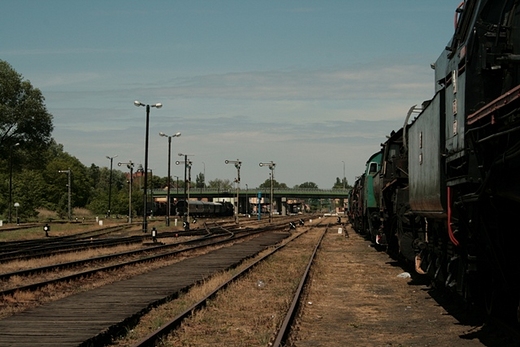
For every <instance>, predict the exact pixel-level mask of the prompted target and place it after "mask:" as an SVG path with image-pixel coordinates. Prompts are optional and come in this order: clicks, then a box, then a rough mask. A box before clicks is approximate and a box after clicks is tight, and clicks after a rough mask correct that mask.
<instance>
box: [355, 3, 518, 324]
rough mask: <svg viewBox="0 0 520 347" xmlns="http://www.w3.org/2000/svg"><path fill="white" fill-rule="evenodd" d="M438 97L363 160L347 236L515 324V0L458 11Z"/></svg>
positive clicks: (441, 62)
mask: <svg viewBox="0 0 520 347" xmlns="http://www.w3.org/2000/svg"><path fill="white" fill-rule="evenodd" d="M432 68H433V69H434V70H435V81H434V82H435V94H434V95H433V97H432V98H431V99H430V100H427V101H425V102H423V103H422V105H421V106H413V107H412V108H410V110H409V111H408V114H407V116H406V120H405V122H404V126H403V127H402V128H401V129H399V130H398V131H392V132H391V133H390V135H389V136H388V139H387V140H386V142H384V143H383V144H382V147H381V150H380V151H379V152H377V153H376V154H374V155H373V156H372V157H370V159H369V160H368V161H367V165H366V170H365V172H364V173H363V174H362V175H361V176H360V177H359V178H358V179H357V180H356V182H355V185H354V188H353V189H352V191H351V193H350V194H351V196H350V199H349V211H348V214H349V219H350V222H351V223H352V225H353V227H354V228H355V229H356V230H357V231H359V232H360V233H363V234H365V235H366V236H367V237H368V238H370V239H371V240H372V241H373V242H374V245H377V246H378V247H381V248H384V249H385V250H386V251H387V252H388V253H389V254H391V255H392V256H394V257H396V258H400V259H403V260H406V261H408V262H410V264H411V265H412V266H413V267H414V268H415V271H416V272H417V274H419V275H424V276H429V277H430V278H431V280H432V283H433V284H435V285H436V286H437V287H439V288H442V289H444V290H449V291H451V292H453V293H456V294H458V296H460V297H461V298H463V299H464V300H465V302H467V303H469V304H471V306H472V307H478V308H482V309H485V310H486V311H487V313H488V314H490V315H499V316H501V317H502V318H506V319H508V320H511V321H520V305H519V300H520V256H519V255H517V254H516V252H517V246H519V245H520V226H519V225H520V224H519V223H518V221H517V220H516V219H515V218H513V217H514V216H515V215H516V214H517V213H520V177H519V176H520V171H519V170H520V1H517V0H466V1H464V2H463V3H461V5H460V6H459V7H458V8H457V10H456V13H455V33H454V35H453V38H452V39H451V40H450V42H449V44H448V46H447V47H446V48H445V49H444V50H443V52H442V53H441V55H440V56H439V58H438V59H437V61H436V62H435V64H434V65H432Z"/></svg>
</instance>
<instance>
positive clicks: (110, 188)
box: [106, 155, 117, 218]
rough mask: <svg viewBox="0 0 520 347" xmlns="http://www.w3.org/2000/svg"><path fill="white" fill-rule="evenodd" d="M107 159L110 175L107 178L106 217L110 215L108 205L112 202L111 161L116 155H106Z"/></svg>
mask: <svg viewBox="0 0 520 347" xmlns="http://www.w3.org/2000/svg"><path fill="white" fill-rule="evenodd" d="M106 157H107V159H108V160H110V175H109V177H110V178H109V179H108V211H107V218H108V217H110V205H111V204H112V162H113V161H114V158H116V157H117V155H114V156H113V157H111V156H108V155H107V156H106Z"/></svg>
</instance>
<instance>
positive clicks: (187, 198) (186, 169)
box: [175, 153, 192, 230]
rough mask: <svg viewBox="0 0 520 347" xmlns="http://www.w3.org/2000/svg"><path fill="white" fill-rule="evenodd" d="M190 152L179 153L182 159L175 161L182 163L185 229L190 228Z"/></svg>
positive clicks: (177, 163)
mask: <svg viewBox="0 0 520 347" xmlns="http://www.w3.org/2000/svg"><path fill="white" fill-rule="evenodd" d="M191 155H192V154H182V153H179V157H184V160H183V161H180V160H177V161H176V162H175V164H176V165H179V164H182V163H184V201H185V202H186V216H185V220H184V222H185V223H186V224H185V227H184V229H185V230H189V229H190V204H189V201H190V182H191V164H192V162H191V160H188V156H191Z"/></svg>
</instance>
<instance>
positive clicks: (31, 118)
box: [0, 60, 53, 165]
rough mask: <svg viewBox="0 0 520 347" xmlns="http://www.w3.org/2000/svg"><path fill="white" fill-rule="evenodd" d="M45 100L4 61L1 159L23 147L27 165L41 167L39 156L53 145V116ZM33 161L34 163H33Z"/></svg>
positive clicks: (1, 72)
mask: <svg viewBox="0 0 520 347" xmlns="http://www.w3.org/2000/svg"><path fill="white" fill-rule="evenodd" d="M44 101H45V98H44V97H43V95H42V93H41V91H40V90H39V89H37V88H34V87H33V86H32V85H31V82H29V81H28V80H24V79H23V77H22V75H21V74H19V73H17V72H16V71H15V70H14V69H13V68H12V67H11V65H9V63H7V62H6V61H3V60H0V157H3V158H4V159H6V158H7V155H8V153H9V152H10V151H9V149H10V148H11V147H12V146H14V145H15V144H17V143H18V144H19V148H20V149H21V150H28V149H30V150H28V151H26V152H25V154H26V157H28V158H27V159H29V160H27V161H26V162H27V163H34V164H36V165H38V163H39V160H37V159H39V155H40V154H41V153H42V152H43V151H45V149H46V148H47V147H48V146H49V145H50V144H51V140H52V138H51V133H52V130H53V125H52V115H51V114H50V113H49V112H47V108H46V106H45V103H44ZM30 159H33V160H30Z"/></svg>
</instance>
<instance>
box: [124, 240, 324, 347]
mask: <svg viewBox="0 0 520 347" xmlns="http://www.w3.org/2000/svg"><path fill="white" fill-rule="evenodd" d="M318 237H319V231H318V230H314V231H311V232H310V233H309V234H306V235H303V236H302V237H300V238H299V239H297V240H295V241H294V242H292V243H290V244H289V245H288V246H287V247H286V248H284V249H283V250H282V251H280V252H278V253H276V254H275V255H273V256H272V257H270V258H269V259H268V260H267V261H265V262H263V263H261V264H260V265H258V266H257V267H255V268H254V269H253V270H252V271H251V272H249V273H248V274H247V275H246V276H245V277H244V278H243V279H241V280H239V281H237V282H235V283H233V284H232V285H230V286H229V287H228V288H227V289H226V290H224V291H223V292H222V293H220V294H219V295H218V296H217V297H216V298H215V299H214V300H212V301H211V302H209V303H208V305H207V306H206V308H204V309H202V310H200V311H198V312H196V313H195V314H194V316H192V317H191V318H189V319H187V320H186V321H185V322H184V323H183V324H182V326H181V327H180V328H179V329H178V330H177V331H176V332H175V333H174V334H172V335H171V336H169V337H168V338H165V339H164V340H163V342H162V344H161V345H159V346H165V347H167V346H215V345H217V346H225V345H227V346H266V345H267V344H268V343H269V341H272V340H273V339H274V337H275V336H274V332H275V331H276V328H277V327H278V326H279V325H280V324H281V322H282V321H283V319H284V318H285V312H286V310H287V308H288V307H289V305H290V303H291V301H292V296H293V293H294V291H295V290H296V288H297V286H298V284H299V281H300V277H301V275H302V274H303V271H304V270H305V267H306V265H307V262H308V260H309V256H310V254H311V253H312V250H313V249H314V245H315V244H316V242H317V240H318ZM259 256H261V255H259ZM252 261H253V260H248V261H245V262H244V264H242V265H241V266H240V267H238V268H237V269H235V270H232V271H227V272H224V273H221V274H218V275H216V276H213V277H212V278H211V279H209V280H207V281H205V282H204V283H202V284H201V285H197V286H195V287H194V288H192V289H191V290H190V291H189V292H188V293H185V294H183V295H181V297H179V299H177V300H174V301H172V302H170V303H167V304H165V305H162V306H160V307H158V308H156V309H154V310H152V311H151V312H150V313H149V314H147V315H146V316H144V317H143V318H142V319H141V322H140V324H139V325H138V326H136V327H134V328H133V329H132V330H130V331H129V332H128V334H127V336H125V337H123V338H122V339H121V340H119V341H117V342H116V343H115V346H129V345H132V343H135V342H136V341H137V340H139V339H141V338H143V337H144V336H146V335H148V334H149V333H150V332H152V331H154V330H156V329H157V328H159V327H160V326H161V324H164V322H167V321H169V320H171V319H172V318H173V317H175V316H177V315H178V314H180V313H181V312H183V311H184V310H185V309H186V308H188V307H190V306H191V305H193V304H194V303H195V302H198V301H199V300H200V299H201V298H203V297H204V296H205V295H207V294H208V293H210V292H211V291H212V290H214V289H215V288H216V287H218V286H219V285H220V284H222V283H224V282H225V281H226V280H228V279H229V278H231V277H232V276H233V275H234V274H235V273H236V272H237V271H238V270H240V269H241V268H243V267H245V266H247V265H248V264H250V263H251V262H252Z"/></svg>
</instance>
